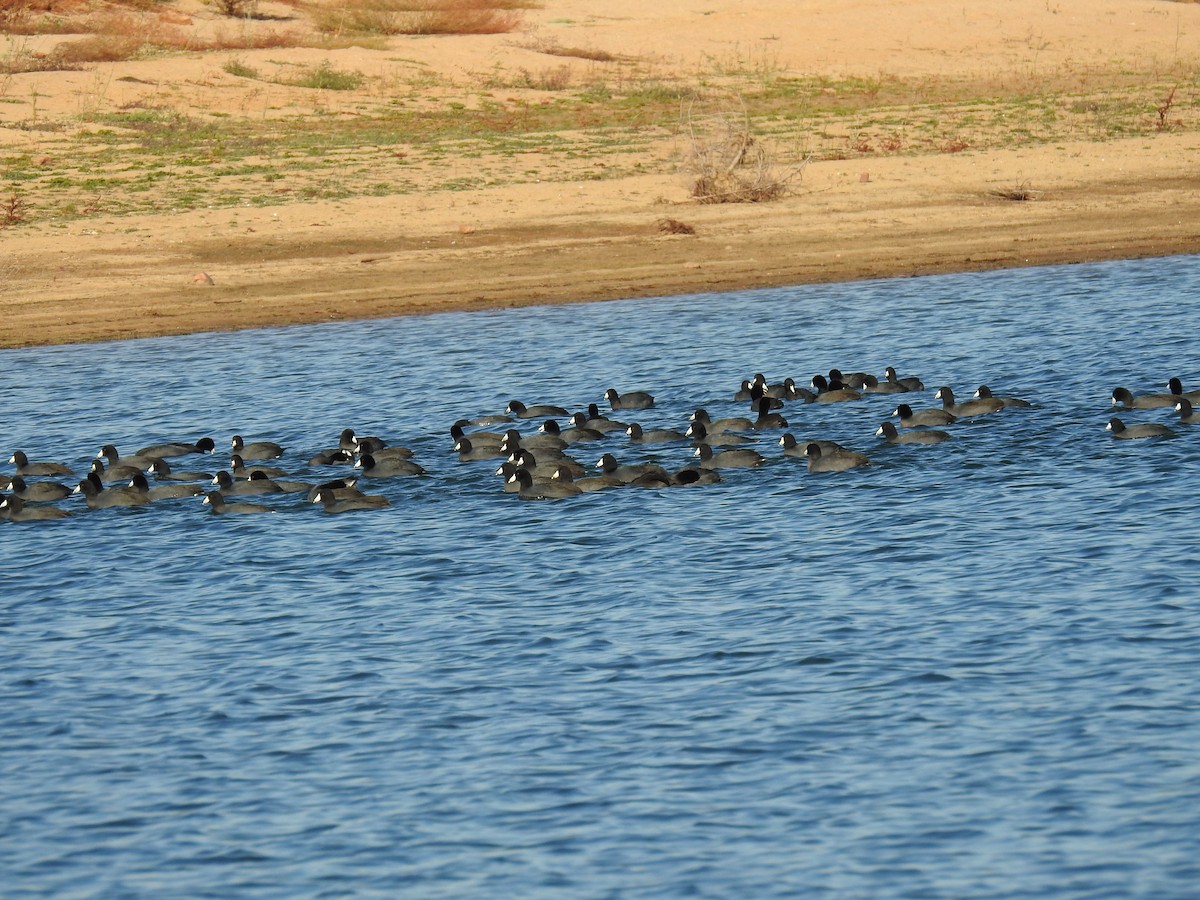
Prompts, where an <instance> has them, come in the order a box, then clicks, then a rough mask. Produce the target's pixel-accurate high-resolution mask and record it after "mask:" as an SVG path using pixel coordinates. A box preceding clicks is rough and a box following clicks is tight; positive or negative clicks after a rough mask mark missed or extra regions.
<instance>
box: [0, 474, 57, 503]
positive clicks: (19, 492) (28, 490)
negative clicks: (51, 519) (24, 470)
mask: <svg viewBox="0 0 1200 900" xmlns="http://www.w3.org/2000/svg"><path fill="white" fill-rule="evenodd" d="M8 486H9V488H10V489H11V490H12V492H13V494H14V495H15V496H16V497H19V498H20V499H22V500H27V501H29V502H30V503H50V502H53V501H55V500H61V499H63V498H64V497H70V496H71V489H70V488H69V487H67V486H66V485H65V484H59V483H58V482H57V481H34V482H32V483H30V482H26V481H25V479H24V477H22V476H21V475H14V476H13V477H12V480H11V481H10V482H9V485H8Z"/></svg>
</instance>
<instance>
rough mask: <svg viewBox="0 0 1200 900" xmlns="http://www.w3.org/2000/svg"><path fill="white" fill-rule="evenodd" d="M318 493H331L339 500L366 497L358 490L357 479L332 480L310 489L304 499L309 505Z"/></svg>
mask: <svg viewBox="0 0 1200 900" xmlns="http://www.w3.org/2000/svg"><path fill="white" fill-rule="evenodd" d="M319 491H332V492H333V495H334V496H335V497H337V498H338V499H339V500H342V499H345V498H346V497H365V496H367V495H366V494H364V493H363V492H362V491H360V490H359V489H358V479H357V478H334V479H332V480H330V481H326V482H323V483H321V484H318V485H315V486H314V487H312V488H310V489H309V491H308V494H307V496H306V499H307V500H308V501H309V502H310V503H311V502H312V501H313V500H315V499H316V498H317V493H318V492H319Z"/></svg>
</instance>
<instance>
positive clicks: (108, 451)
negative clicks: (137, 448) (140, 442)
mask: <svg viewBox="0 0 1200 900" xmlns="http://www.w3.org/2000/svg"><path fill="white" fill-rule="evenodd" d="M96 459H99V460H102V461H103V462H104V465H105V467H106V468H109V469H112V468H115V467H117V466H132V467H133V468H135V469H140V470H141V471H143V472H144V471H146V469H148V468H150V467H151V466H152V465H154V457H151V456H140V455H138V454H136V453H135V454H134V455H133V456H122V455H121V454H120V453H119V452H118V451H117V448H116V447H115V446H114V445H112V444H105V445H104V446H103V447H101V448H100V452H99V453H97V454H96Z"/></svg>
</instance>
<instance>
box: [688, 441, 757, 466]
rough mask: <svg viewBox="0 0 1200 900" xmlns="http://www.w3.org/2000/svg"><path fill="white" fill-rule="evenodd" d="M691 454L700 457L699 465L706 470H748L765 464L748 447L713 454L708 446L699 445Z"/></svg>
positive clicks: (755, 452) (755, 451)
mask: <svg viewBox="0 0 1200 900" xmlns="http://www.w3.org/2000/svg"><path fill="white" fill-rule="evenodd" d="M692 452H693V454H694V455H695V456H698V457H700V465H701V466H703V467H704V468H706V469H749V468H753V467H754V466H761V465H762V464H763V463H764V462H766V458H765V457H764V456H763V455H762V454H761V453H759V452H758V451H757V450H751V449H749V448H748V447H740V448H737V449H734V450H720V451H717V452H713V448H712V447H710V446H709V445H708V444H700V445H699V446H697V447H696V449H695V450H694V451H692Z"/></svg>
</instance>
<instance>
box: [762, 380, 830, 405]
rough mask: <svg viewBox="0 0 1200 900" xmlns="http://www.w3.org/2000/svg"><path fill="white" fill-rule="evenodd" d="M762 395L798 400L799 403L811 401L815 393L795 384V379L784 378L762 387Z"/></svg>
mask: <svg viewBox="0 0 1200 900" xmlns="http://www.w3.org/2000/svg"><path fill="white" fill-rule="evenodd" d="M763 395H764V396H767V397H772V398H774V399H776V400H798V401H800V402H801V403H812V402H813V401H814V400H816V399H817V395H816V394H814V393H813V392H812V391H810V390H807V389H805V388H802V387H797V386H796V379H794V378H785V379H783V381H780V382H776V383H775V384H768V385H767V386H766V387H765V388H764V389H763Z"/></svg>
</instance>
